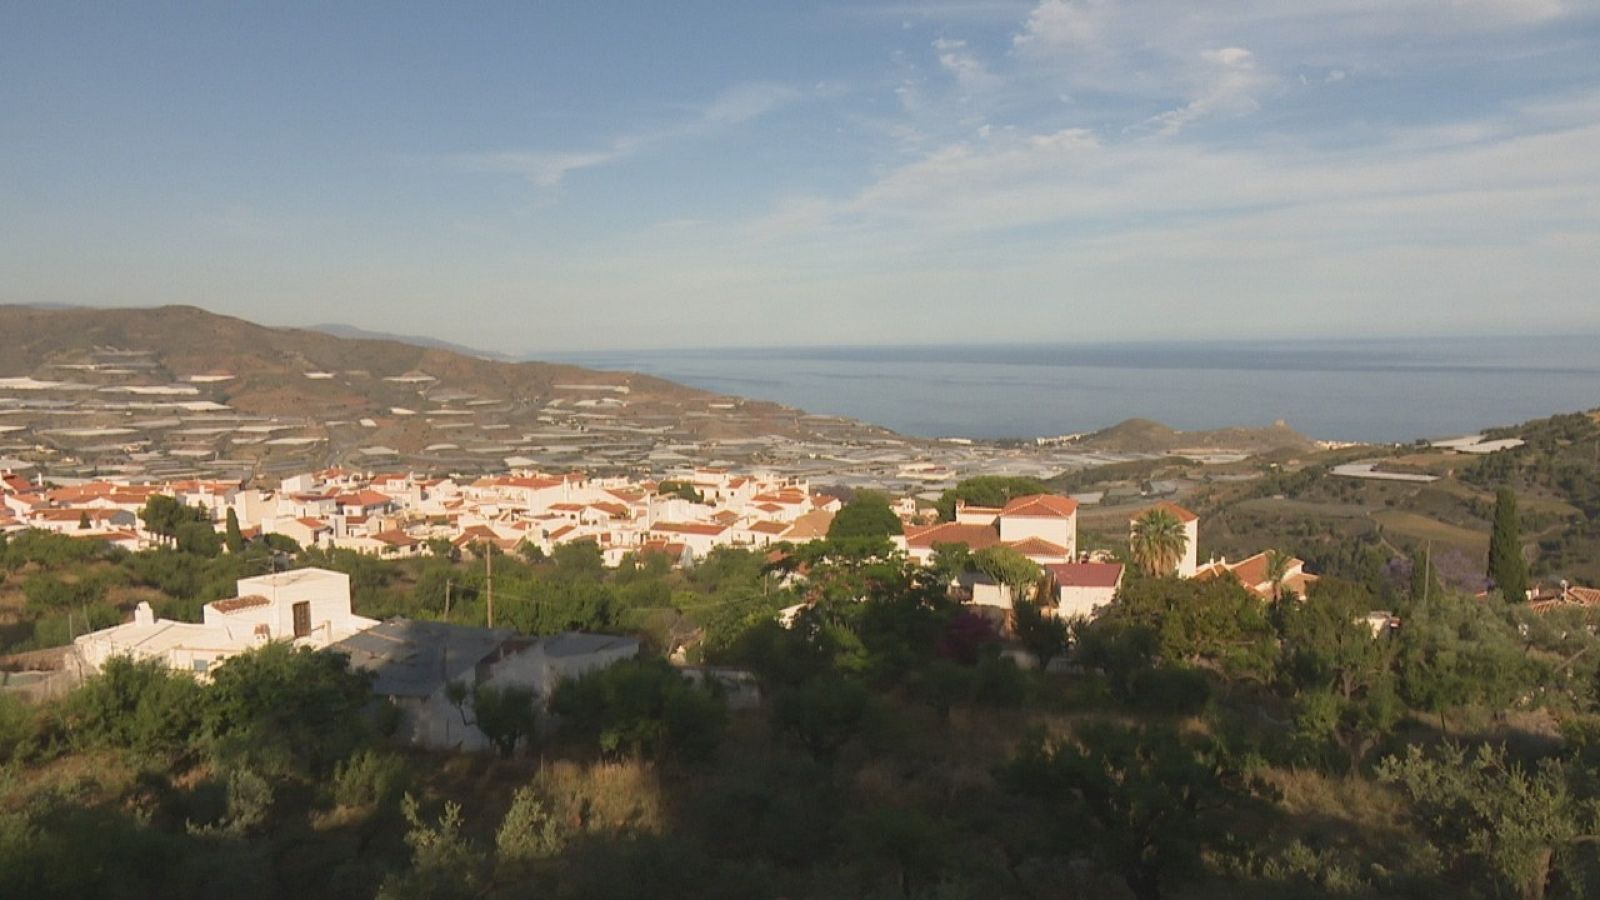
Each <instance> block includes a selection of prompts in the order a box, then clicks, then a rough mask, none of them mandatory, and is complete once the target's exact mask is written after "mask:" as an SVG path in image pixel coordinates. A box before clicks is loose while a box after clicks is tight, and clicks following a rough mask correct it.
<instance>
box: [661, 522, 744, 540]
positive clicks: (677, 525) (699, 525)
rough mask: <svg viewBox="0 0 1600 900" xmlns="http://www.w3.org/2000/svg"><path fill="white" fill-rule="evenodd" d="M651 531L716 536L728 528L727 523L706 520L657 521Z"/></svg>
mask: <svg viewBox="0 0 1600 900" xmlns="http://www.w3.org/2000/svg"><path fill="white" fill-rule="evenodd" d="M650 530H651V531H666V532H670V533H674V534H702V535H706V536H709V537H716V536H717V535H719V534H722V533H723V532H724V531H727V530H728V526H726V525H712V524H710V523H706V522H657V523H656V524H655V527H653V528H651V529H650Z"/></svg>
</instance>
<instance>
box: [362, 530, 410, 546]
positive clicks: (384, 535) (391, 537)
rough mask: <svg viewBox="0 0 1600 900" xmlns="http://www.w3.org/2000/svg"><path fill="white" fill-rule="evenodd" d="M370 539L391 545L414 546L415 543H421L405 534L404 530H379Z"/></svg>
mask: <svg viewBox="0 0 1600 900" xmlns="http://www.w3.org/2000/svg"><path fill="white" fill-rule="evenodd" d="M372 539H373V540H375V541H383V542H384V543H385V544H388V545H390V546H391V547H415V546H416V545H418V544H420V543H422V542H421V541H419V540H417V539H416V538H414V537H412V536H411V535H409V534H406V533H405V532H404V531H399V530H394V531H380V532H378V533H377V534H375V535H373V536H372Z"/></svg>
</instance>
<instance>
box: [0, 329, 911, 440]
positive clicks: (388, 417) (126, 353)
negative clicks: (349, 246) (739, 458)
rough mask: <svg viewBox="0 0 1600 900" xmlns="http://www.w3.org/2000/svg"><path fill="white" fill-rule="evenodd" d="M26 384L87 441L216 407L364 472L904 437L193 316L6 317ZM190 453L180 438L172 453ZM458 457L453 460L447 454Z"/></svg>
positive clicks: (1, 374)
mask: <svg viewBox="0 0 1600 900" xmlns="http://www.w3.org/2000/svg"><path fill="white" fill-rule="evenodd" d="M439 343H442V342H439ZM18 377H22V378H31V379H34V382H33V383H31V384H30V385H29V386H28V387H27V393H28V394H29V395H30V396H32V397H34V398H37V402H36V404H35V405H36V406H37V404H38V403H52V404H55V405H56V406H57V408H58V409H60V410H68V409H74V408H76V409H82V410H85V411H86V412H85V414H84V415H82V416H77V417H66V414H65V413H64V412H61V413H58V414H57V416H56V418H58V419H59V420H60V422H61V423H70V424H71V425H73V426H75V427H78V426H93V427H95V428H108V427H111V428H120V427H122V425H123V423H122V422H121V421H120V420H119V419H117V416H120V415H124V413H119V412H116V411H115V410H114V409H112V408H108V407H107V406H106V403H107V402H110V401H112V400H115V399H117V398H128V397H131V398H132V400H128V401H124V403H123V407H122V408H124V409H129V410H140V411H146V410H157V409H177V408H178V407H176V406H174V404H175V403H180V402H190V401H192V402H205V401H209V402H211V403H213V404H217V405H218V410H216V411H214V412H220V408H221V407H226V409H227V411H231V412H232V413H237V414H243V415H247V416H254V417H269V418H272V419H274V420H283V421H285V422H290V423H295V424H294V426H293V427H295V428H296V429H298V430H296V431H291V432H276V431H274V432H271V433H272V434H273V435H274V437H273V440H274V441H277V440H278V437H277V435H279V434H283V435H285V437H284V441H289V440H296V441H298V440H301V439H302V438H303V439H304V440H307V441H323V442H325V446H326V447H328V448H329V451H328V453H327V454H326V455H325V456H324V457H323V458H324V459H325V460H327V461H345V460H349V459H357V460H359V458H360V457H359V456H354V455H353V454H359V453H367V454H369V455H370V454H371V452H372V448H373V447H374V446H376V447H381V448H389V449H393V450H396V451H398V455H399V456H400V457H401V458H403V459H404V458H411V459H420V458H427V455H428V454H429V453H434V454H437V453H445V452H449V453H467V454H469V455H470V454H471V453H476V454H477V455H478V456H479V457H484V458H491V457H492V458H498V456H512V455H526V454H528V453H533V452H535V451H540V450H541V449H542V450H543V451H544V452H554V451H551V450H550V446H549V444H550V442H551V441H552V440H557V439H558V438H553V437H549V436H548V435H549V434H551V433H559V435H560V437H559V439H560V440H565V441H567V442H568V443H572V442H574V441H575V440H576V441H578V442H579V445H581V442H582V440H588V444H589V447H590V449H591V450H593V451H594V452H596V453H602V451H604V450H605V447H604V446H602V445H603V444H604V442H606V441H610V442H611V444H627V443H628V442H630V441H631V442H632V443H634V444H639V443H640V442H643V441H646V440H647V438H648V436H651V435H654V436H656V437H655V438H653V439H655V440H668V439H675V440H680V441H722V440H749V439H754V438H766V437H772V436H776V437H789V438H812V437H816V436H817V435H819V434H822V433H824V432H825V433H827V434H828V435H829V436H830V437H831V438H833V439H835V440H842V441H846V442H848V441H852V440H856V439H870V438H879V437H884V436H892V435H891V433H890V432H887V431H885V430H884V429H881V428H876V427H874V426H869V425H866V424H863V423H859V422H855V421H853V420H847V419H838V418H834V417H810V416H806V415H805V414H804V413H803V412H802V411H800V410H796V409H793V408H790V407H786V406H782V405H780V404H777V403H770V402H765V401H753V400H744V399H741V398H737V397H729V396H726V395H722V394H716V393H712V392H709V391H703V390H699V389H696V388H690V387H685V386H684V385H680V384H676V383H674V382H671V381H667V380H665V379H662V378H656V377H654V376H650V375H642V374H636V373H626V372H601V371H596V370H593V369H586V368H582V367H580V366H575V365H563V364H556V363H544V362H509V361H504V360H496V359H485V358H483V357H482V356H481V355H478V354H476V353H474V352H472V351H466V352H461V351H458V350H454V349H449V348H448V346H424V345H422V343H421V342H419V341H417V340H416V339H400V340H396V339H390V338H368V337H361V338H352V337H339V336H336V335H333V334H328V333H326V332H325V331H322V330H309V329H297V328H268V327H265V326H262V325H257V324H254V323H252V322H247V321H245V320H243V319H237V318H233V317H230V316H221V315H216V314H214V313H210V312H207V311H205V310H202V309H197V308H195V307H191V306H164V307H159V308H155V309H65V310H44V309H38V308H35V307H26V306H0V378H18ZM41 383H48V384H46V385H45V386H41ZM141 395H142V396H141ZM88 410H99V411H100V412H98V413H96V414H95V415H94V416H91V415H89V414H88V412H87V411H88ZM152 414H153V413H152ZM352 423H355V424H352ZM39 427H41V428H48V427H50V426H49V424H48V423H41V424H40V426H39ZM272 427H274V428H276V427H277V426H272ZM352 427H354V428H355V429H356V431H354V432H351V431H349V429H350V428H352ZM182 432H189V433H188V434H183V435H182V438H183V440H184V441H188V440H192V439H193V437H194V435H193V432H192V431H189V429H188V428H184V429H176V428H175V429H174V430H173V432H172V434H174V435H177V434H181V433H182ZM228 440H229V441H230V443H228V444H219V445H217V446H216V449H217V450H218V451H219V452H223V453H228V454H233V453H236V452H244V453H254V452H257V448H258V445H257V444H254V443H251V442H250V438H249V437H248V436H245V437H241V438H232V439H228ZM177 442H178V441H177V440H176V439H174V438H172V437H171V436H170V435H169V437H168V438H167V439H164V441H163V443H165V444H172V445H174V446H175V445H176V443H177ZM259 446H262V447H266V446H268V445H267V444H262V445H259ZM289 446H291V445H290V444H288V443H284V442H283V441H280V442H279V443H277V444H272V445H270V449H268V450H267V451H266V452H270V453H272V454H274V455H275V456H276V455H282V454H283V453H288V452H290V451H289V450H286V449H284V448H285V447H289ZM308 446H309V445H308ZM574 446H575V447H576V446H577V445H574ZM445 447H448V448H453V449H450V450H443V449H434V448H445ZM474 447H476V448H479V449H477V450H473V449H472V448H474ZM235 448H249V449H248V450H244V449H239V450H235ZM573 452H576V450H574V451H573ZM602 455H603V453H602ZM574 461H576V460H574Z"/></svg>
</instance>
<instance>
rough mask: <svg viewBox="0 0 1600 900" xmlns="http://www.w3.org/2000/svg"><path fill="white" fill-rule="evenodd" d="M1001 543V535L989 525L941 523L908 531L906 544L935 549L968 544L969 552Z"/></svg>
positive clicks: (912, 528)
mask: <svg viewBox="0 0 1600 900" xmlns="http://www.w3.org/2000/svg"><path fill="white" fill-rule="evenodd" d="M998 543H1000V533H999V532H997V531H995V530H994V528H992V527H990V526H988V525H971V524H966V523H962V522H941V523H940V524H938V525H928V526H925V527H921V528H918V527H915V526H913V527H911V528H908V529H906V544H907V546H911V547H930V548H931V547H934V546H937V545H939V544H966V545H967V549H968V550H982V549H983V548H985V547H992V546H994V545H995V544H998Z"/></svg>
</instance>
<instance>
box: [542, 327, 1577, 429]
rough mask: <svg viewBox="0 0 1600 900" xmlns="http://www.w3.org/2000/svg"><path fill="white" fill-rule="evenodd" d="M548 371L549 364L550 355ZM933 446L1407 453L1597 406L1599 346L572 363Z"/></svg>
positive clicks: (1471, 344)
mask: <svg viewBox="0 0 1600 900" xmlns="http://www.w3.org/2000/svg"><path fill="white" fill-rule="evenodd" d="M545 358H549V357H548V356H546V357H545ZM559 358H560V359H561V360H562V361H567V362H575V363H579V364H581V365H587V366H593V367H596V368H604V369H621V370H629V371H636V372H645V373H648V374H652V375H659V376H661V377H663V378H669V379H672V380H674V381H678V382H682V383H684V384H689V385H693V386H695V387H699V388H705V389H708V390H714V391H720V392H725V393H729V394H738V395H741V396H745V397H754V398H759V399H764V400H776V401H778V402H780V403H785V404H789V405H791V406H797V407H800V408H802V409H805V410H808V411H811V412H815V413H835V414H841V415H847V416H853V417H855V418H858V419H863V420H866V421H869V422H875V423H878V424H881V425H886V426H888V427H890V428H893V429H895V430H896V431H900V432H903V433H907V434H916V435H923V436H929V437H989V438H993V437H1035V436H1040V435H1056V434H1064V433H1072V432H1079V431H1090V430H1094V429H1097V428H1102V427H1104V426H1107V425H1111V424H1114V423H1116V422H1120V421H1122V420H1123V419H1127V418H1130V417H1133V416H1143V417H1146V418H1151V419H1156V420H1157V421H1161V422H1165V423H1166V424H1168V425H1172V426H1174V427H1176V428H1180V429H1185V430H1192V429H1200V428H1215V427H1220V426H1227V425H1247V426H1255V425H1270V424H1271V423H1272V422H1273V421H1274V420H1276V419H1284V420H1286V421H1287V422H1288V423H1289V424H1290V425H1292V426H1294V427H1295V428H1297V429H1299V430H1300V431H1302V432H1305V433H1306V434H1309V435H1311V436H1313V437H1318V438H1325V439H1331V440H1359V441H1407V440H1411V439H1414V438H1418V437H1439V436H1448V435H1456V434H1463V433H1470V432H1475V431H1478V430H1479V429H1482V428H1486V427H1493V426H1496V425H1508V424H1515V423H1517V422H1521V421H1524V420H1527V419H1531V418H1538V417H1541V416H1545V415H1549V414H1550V413H1554V412H1568V411H1574V410H1582V409H1591V408H1594V407H1597V406H1600V338H1595V337H1592V336H1570V335H1569V336H1560V337H1543V338H1430V339H1425V340H1405V341H1399V340H1392V341H1389V340H1386V341H1336V342H1316V343H1309V342H1307V343H1292V342H1291V343H1284V342H1270V343H1259V344H1257V343H1141V344H1095V345H1087V344H1085V345H1049V346H1046V345H1028V346H1013V347H1004V346H947V347H883V348H868V347H836V348H826V347H824V348H814V347H813V348H788V349H760V350H754V349H750V350H741V349H714V350H670V351H662V350H652V351H634V352H626V353H624V352H595V353H576V354H565V355H561V356H560V357H559Z"/></svg>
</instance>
